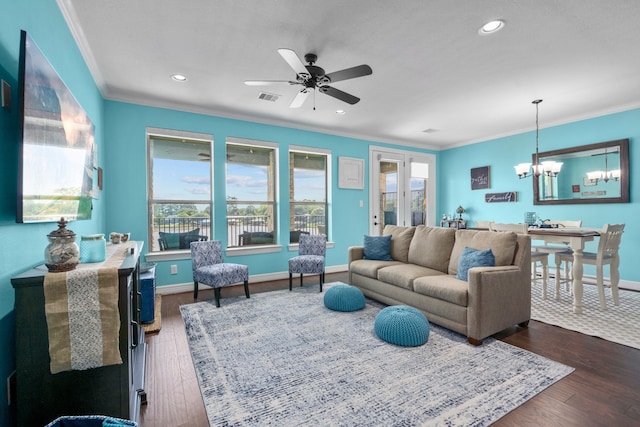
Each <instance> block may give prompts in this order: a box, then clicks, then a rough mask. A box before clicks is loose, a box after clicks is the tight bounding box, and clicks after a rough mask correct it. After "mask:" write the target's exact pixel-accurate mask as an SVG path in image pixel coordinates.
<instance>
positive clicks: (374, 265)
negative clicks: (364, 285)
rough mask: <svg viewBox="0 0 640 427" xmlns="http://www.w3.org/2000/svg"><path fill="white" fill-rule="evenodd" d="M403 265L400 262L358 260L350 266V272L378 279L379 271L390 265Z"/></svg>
mask: <svg viewBox="0 0 640 427" xmlns="http://www.w3.org/2000/svg"><path fill="white" fill-rule="evenodd" d="M398 264H400V265H402V263H401V262H399V261H376V260H368V259H358V260H355V261H352V262H351V264H349V271H351V272H352V273H356V274H359V275H361V276H365V277H370V278H372V279H377V278H378V270H380V269H381V268H384V267H389V266H390V265H398Z"/></svg>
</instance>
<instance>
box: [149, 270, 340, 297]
mask: <svg viewBox="0 0 640 427" xmlns="http://www.w3.org/2000/svg"><path fill="white" fill-rule="evenodd" d="M345 271H347V265H346V264H345V265H334V266H331V267H327V269H326V270H325V273H342V272H345ZM288 278H289V273H288V272H286V271H282V272H277V273H267V274H255V275H249V283H260V282H270V281H272V280H282V279H288ZM198 289H209V287H208V286H203V285H200V286H199V287H198ZM183 292H193V282H189V283H177V284H173V285H163V286H156V293H157V294H160V295H170V294H180V293H183Z"/></svg>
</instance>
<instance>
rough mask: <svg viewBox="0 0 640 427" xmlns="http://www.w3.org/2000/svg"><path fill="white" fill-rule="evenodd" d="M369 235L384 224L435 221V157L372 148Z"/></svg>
mask: <svg viewBox="0 0 640 427" xmlns="http://www.w3.org/2000/svg"><path fill="white" fill-rule="evenodd" d="M369 155H370V162H369V164H370V165H371V168H370V169H371V174H370V180H371V182H370V186H369V188H370V189H371V194H370V199H369V200H370V204H369V206H370V207H371V215H370V226H369V229H370V234H371V235H374V236H375V235H380V234H382V230H383V229H384V226H385V225H388V224H391V225H401V226H410V225H420V224H426V225H434V224H435V200H436V197H435V188H436V185H435V156H434V155H433V154H423V153H415V152H411V151H402V150H391V149H387V148H371V149H370V150H369Z"/></svg>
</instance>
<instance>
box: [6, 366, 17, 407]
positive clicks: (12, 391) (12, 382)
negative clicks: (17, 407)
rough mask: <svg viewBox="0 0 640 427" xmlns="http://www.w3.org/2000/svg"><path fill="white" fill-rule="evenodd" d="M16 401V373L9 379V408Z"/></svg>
mask: <svg viewBox="0 0 640 427" xmlns="http://www.w3.org/2000/svg"><path fill="white" fill-rule="evenodd" d="M15 401H16V371H13V372H12V373H11V374H10V375H9V376H8V377H7V406H11V404H13V403H14V402H15Z"/></svg>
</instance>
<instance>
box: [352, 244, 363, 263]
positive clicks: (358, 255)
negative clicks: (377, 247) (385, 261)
mask: <svg viewBox="0 0 640 427" xmlns="http://www.w3.org/2000/svg"><path fill="white" fill-rule="evenodd" d="M363 258H364V246H349V264H351V262H352V261H355V260H358V259H363Z"/></svg>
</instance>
